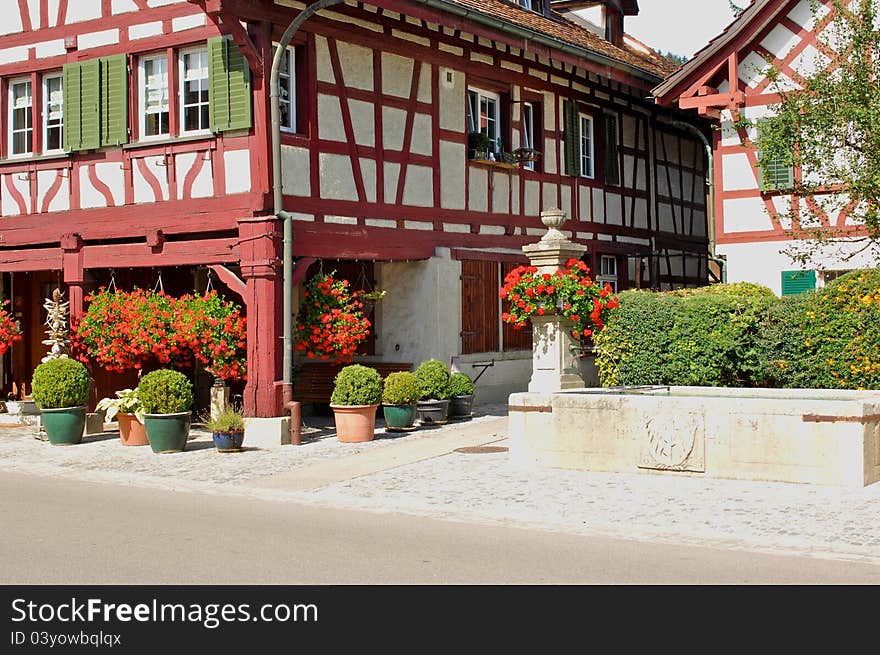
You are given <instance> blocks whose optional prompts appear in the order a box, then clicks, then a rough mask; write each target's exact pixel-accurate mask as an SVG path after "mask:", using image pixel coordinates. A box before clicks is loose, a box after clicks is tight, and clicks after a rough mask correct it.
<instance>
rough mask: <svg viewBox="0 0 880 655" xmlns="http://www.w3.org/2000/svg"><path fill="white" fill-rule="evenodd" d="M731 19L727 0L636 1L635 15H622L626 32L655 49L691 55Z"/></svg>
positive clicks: (738, 1) (738, 0) (740, 0)
mask: <svg viewBox="0 0 880 655" xmlns="http://www.w3.org/2000/svg"><path fill="white" fill-rule="evenodd" d="M735 4H737V5H739V6H740V7H745V6H747V5H748V4H749V0H735ZM731 21H733V12H732V11H731V9H730V3H729V2H728V0H639V15H638V16H628V17H627V18H626V31H627V33H628V34H631V35H632V36H634V37H636V38H637V39H639V40H640V41H644V42H645V43H646V44H647V45H649V46H651V47H652V48H654V49H655V50H661V51H663V52H667V51H669V52H674V53H676V54H678V55H684V56H685V57H691V56H693V54H694V53H695V52H696V51H697V50H700V49H701V48H702V47H703V46H705V45H706V44H707V43H708V42H709V40H710V39H712V38H714V37H715V36H717V35H718V34H720V33H721V31H722V30H723V29H724V28H725V27H727V25H729V24H730V23H731Z"/></svg>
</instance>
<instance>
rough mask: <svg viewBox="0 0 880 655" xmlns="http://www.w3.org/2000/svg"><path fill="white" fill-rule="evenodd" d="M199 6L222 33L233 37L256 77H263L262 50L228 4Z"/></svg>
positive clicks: (202, 2)
mask: <svg viewBox="0 0 880 655" xmlns="http://www.w3.org/2000/svg"><path fill="white" fill-rule="evenodd" d="M197 4H198V5H199V6H201V8H202V10H203V11H204V12H205V14H206V15H207V16H208V18H209V19H210V20H211V22H212V23H214V25H216V26H217V29H218V30H220V32H222V33H228V34H229V35H230V36H232V40H233V41H234V42H235V44H236V45H237V46H238V47H239V48H240V49H241V53H242V54H243V55H244V58H245V59H247V62H248V66H250V69H251V73H253V74H254V75H255V76H256V77H262V76H263V57H262V56H261V55H260V50H259V49H258V48H257V46H256V45H254V42H253V40H252V39H251V37H250V35H249V34H248V33H247V30H246V29H244V27H242V24H241V22H240V21H239V19H238V18H237V17H236V16H235V15H234V14H233V12H232V11H231V10H230V8H229V7H228V6H227V4H226V3H225V2H224V1H223V0H197Z"/></svg>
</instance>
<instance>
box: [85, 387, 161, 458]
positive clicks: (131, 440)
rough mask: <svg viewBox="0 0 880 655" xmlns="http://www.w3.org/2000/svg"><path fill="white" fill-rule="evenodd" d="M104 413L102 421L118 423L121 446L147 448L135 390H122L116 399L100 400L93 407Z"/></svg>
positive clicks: (141, 412)
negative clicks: (114, 420)
mask: <svg viewBox="0 0 880 655" xmlns="http://www.w3.org/2000/svg"><path fill="white" fill-rule="evenodd" d="M95 409H97V410H98V411H103V412H106V414H105V415H104V419H105V420H107V421H112V420H113V418H114V417H115V418H116V421H117V422H118V423H119V440H120V441H121V442H122V445H123V446H148V445H149V444H150V442H149V440H148V439H147V430H146V428H145V427H144V412H143V408H142V407H141V401H140V398H138V390H137V389H122V390H121V391H117V392H116V398H101V400H99V401H98V404H97V405H96V406H95Z"/></svg>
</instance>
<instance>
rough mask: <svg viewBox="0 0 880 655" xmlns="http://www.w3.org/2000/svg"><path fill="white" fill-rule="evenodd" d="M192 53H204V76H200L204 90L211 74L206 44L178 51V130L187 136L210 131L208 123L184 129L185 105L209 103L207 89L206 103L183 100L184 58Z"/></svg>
mask: <svg viewBox="0 0 880 655" xmlns="http://www.w3.org/2000/svg"><path fill="white" fill-rule="evenodd" d="M193 54H203V55H205V77H204V78H201V79H204V80H205V90H209V86H210V79H211V74H210V72H209V68H210V64H211V60H210V56H209V54H208V48H207V46H202V47H199V48H188V49H186V50H181V51H180V53H179V54H178V72H179V75H180V80H179V87H178V98H179V101H180V109H179V116H180V130H179V131H180V134H181V135H184V134H185V135H187V136H191V135H199V134H210V133H211V126H210V124H209V125H206V126H205V127H202V128H197V129H194V130H187V129H186V109H187V107H202V106H205V105H208V104H209V103H210V91H209V96H208V97H209V99H208V102H207V103H203V102H199V103H197V104H191V105H187V104H186V103H185V101H184V99H185V97H186V91H185V89H186V58H187V55H193Z"/></svg>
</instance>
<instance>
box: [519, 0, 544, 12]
mask: <svg viewBox="0 0 880 655" xmlns="http://www.w3.org/2000/svg"><path fill="white" fill-rule="evenodd" d="M518 1H519V6H520V7H522V8H523V9H528V10H529V11H534V12H535V13H536V14H543V13H544V0H518Z"/></svg>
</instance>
